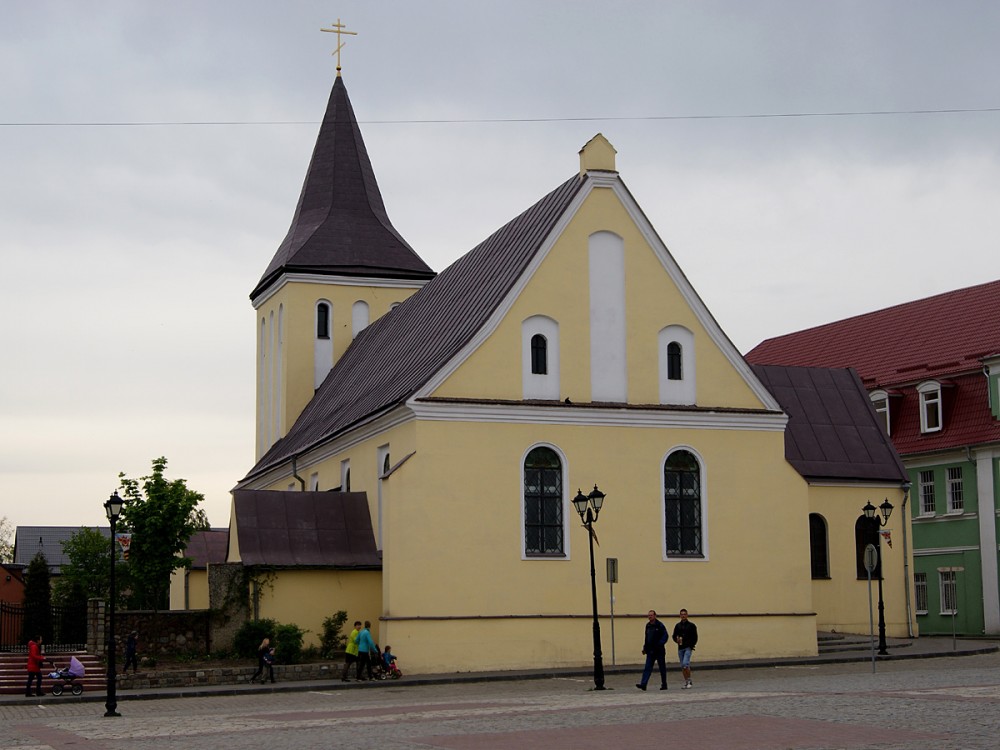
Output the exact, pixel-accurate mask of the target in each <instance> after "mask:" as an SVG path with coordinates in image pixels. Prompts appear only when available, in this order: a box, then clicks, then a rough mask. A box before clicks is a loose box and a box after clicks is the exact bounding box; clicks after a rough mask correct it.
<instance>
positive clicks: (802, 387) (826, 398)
mask: <svg viewBox="0 0 1000 750" xmlns="http://www.w3.org/2000/svg"><path fill="white" fill-rule="evenodd" d="M752 369H753V371H754V374H755V375H757V377H758V378H759V379H760V381H761V382H762V383H763V384H764V386H765V387H766V388H767V389H768V390H769V391H770V392H771V393H772V395H773V396H774V397H775V399H777V401H778V403H779V404H781V408H782V409H783V410H784V411H785V413H786V414H788V426H787V427H786V429H785V459H786V460H787V461H788V463H790V464H791V465H792V466H793V467H795V470H796V471H798V472H799V474H801V475H802V476H803V477H804V478H806V479H833V480H862V481H888V482H905V481H906V470H905V469H904V467H903V463H902V461H900V458H899V455H898V454H897V453H896V450H895V449H894V448H893V446H892V443H891V442H890V440H889V438H888V437H886V434H885V431H884V430H883V429H882V428H881V426H880V425H879V422H878V418H877V416H876V414H875V410H874V409H873V408H872V405H871V401H869V399H868V393H867V391H865V388H864V386H863V385H862V384H861V379H860V378H859V377H858V375H857V373H856V372H854V371H853V370H850V369H829V368H822V367H783V366H779V365H752Z"/></svg>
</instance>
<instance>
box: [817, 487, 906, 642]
mask: <svg viewBox="0 0 1000 750" xmlns="http://www.w3.org/2000/svg"><path fill="white" fill-rule="evenodd" d="M886 498H888V500H889V502H890V503H892V504H893V506H894V511H893V514H892V515H891V516H890V517H889V523H888V525H887V526H885V530H886V531H890V532H892V547H889V546H888V545H887V544H885V543H884V542H883V543H882V545H881V546H882V566H883V568H882V574H883V582H882V587H883V596H882V598H883V601H884V603H885V624H886V635H888V636H889V637H892V638H906V637H907V635H908V630H907V623H906V620H907V614H906V597H907V584H906V583H905V581H904V572H905V571H904V565H905V563H907V562H908V563H909V570H910V577H911V579H912V571H913V533H912V532H911V530H910V528H909V523H910V512H909V509H907V511H906V514H905V516H904V513H903V511H902V507H903V492H902V490H901V489H900V488H899V487H829V486H827V487H822V486H813V487H810V489H809V507H810V512H811V513H818V514H819V515H821V516H822V517H823V518H824V520H825V521H826V525H827V531H828V539H829V563H830V578H829V579H828V580H823V579H820V580H814V581H813V583H812V586H813V602H814V604H815V607H816V615H817V616H816V620H817V627H819V629H820V630H824V631H836V632H840V633H868V632H869V628H870V621H869V609H868V580H867V578H865V579H858V577H857V565H856V562H855V560H856V558H855V555H856V552H855V541H854V525H855V522H856V521H857V519H858V517H859V516H861V515H862V513H861V508H862V507H864V505H865V503H867V502H868V501H871V503H872V505H876V506H877V505H880V504H881V503H882V501H883V499H886ZM904 524H905V525H906V526H907V528H906V537H907V539H908V540H909V541H908V543H907V547H908V548H909V549H908V550H907V552H906V555H905V557H904V551H903V526H904ZM906 558H909V559H908V560H907V559H906ZM877 585H878V584H877V581H876V580H873V581H872V610H871V612H872V617H873V618H874V621H875V627H876V628H877V627H878V610H877V608H876V607H877V604H878V588H877ZM908 587H909V597H910V602H911V604H912V602H913V584H912V580H911V581H910V583H909V584H908ZM912 628H913V633H914V635H916V634H917V626H916V623H915V618H913V625H912Z"/></svg>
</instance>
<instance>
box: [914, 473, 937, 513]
mask: <svg viewBox="0 0 1000 750" xmlns="http://www.w3.org/2000/svg"><path fill="white" fill-rule="evenodd" d="M917 476H918V481H917V486H918V488H919V489H920V515H922V516H933V515H935V514H936V513H937V498H935V497H934V471H933V470H931V469H924V470H922V471H921V472H920V473H919V474H918V475H917ZM927 488H930V492H927ZM928 495H929V496H930V501H931V508H930V510H928V509H927V498H928Z"/></svg>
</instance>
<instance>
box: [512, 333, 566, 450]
mask: <svg viewBox="0 0 1000 750" xmlns="http://www.w3.org/2000/svg"><path fill="white" fill-rule="evenodd" d="M535 336H543V337H544V338H545V372H544V373H534V372H532V371H531V339H532V338H534V337H535ZM521 392H522V394H523V398H525V399H543V400H546V401H558V400H559V322H558V321H556V320H553V319H552V318H550V317H548V316H547V315H532V316H531V317H530V318H525V319H524V320H523V321H521ZM525 455H527V454H525Z"/></svg>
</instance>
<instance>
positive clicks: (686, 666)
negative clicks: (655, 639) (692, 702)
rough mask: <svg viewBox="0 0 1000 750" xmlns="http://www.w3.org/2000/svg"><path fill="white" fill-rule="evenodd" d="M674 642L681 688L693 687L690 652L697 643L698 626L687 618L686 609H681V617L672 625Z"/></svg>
mask: <svg viewBox="0 0 1000 750" xmlns="http://www.w3.org/2000/svg"><path fill="white" fill-rule="evenodd" d="M673 638H674V643H676V644H677V658H678V660H679V661H680V663H681V672H683V673H684V684H683V685H681V690H687V689H689V688H693V687H694V685H693V684H692V682H691V652H692V651H694V647H695V646H697V645H698V628H697V627H695V624H694V623H693V622H691V621H690V620H689V619H688V611H687V610H686V609H682V610H681V619H680V622H678V623H677V624H676V625H674V635H673Z"/></svg>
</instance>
